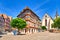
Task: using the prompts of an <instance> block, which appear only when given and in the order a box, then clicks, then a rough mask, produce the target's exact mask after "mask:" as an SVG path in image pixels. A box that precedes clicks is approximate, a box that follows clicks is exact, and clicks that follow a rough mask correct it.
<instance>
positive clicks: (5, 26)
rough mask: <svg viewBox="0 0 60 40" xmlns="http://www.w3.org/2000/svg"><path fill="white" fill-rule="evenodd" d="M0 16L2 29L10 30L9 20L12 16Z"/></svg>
mask: <svg viewBox="0 0 60 40" xmlns="http://www.w3.org/2000/svg"><path fill="white" fill-rule="evenodd" d="M0 16H1V17H3V19H2V20H4V22H3V24H4V31H10V30H11V26H10V21H11V20H12V17H10V16H7V15H6V14H0Z"/></svg>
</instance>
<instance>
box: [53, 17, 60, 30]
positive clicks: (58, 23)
mask: <svg viewBox="0 0 60 40" xmlns="http://www.w3.org/2000/svg"><path fill="white" fill-rule="evenodd" d="M52 28H58V29H60V17H58V18H56V19H55V20H54V23H53V24H52Z"/></svg>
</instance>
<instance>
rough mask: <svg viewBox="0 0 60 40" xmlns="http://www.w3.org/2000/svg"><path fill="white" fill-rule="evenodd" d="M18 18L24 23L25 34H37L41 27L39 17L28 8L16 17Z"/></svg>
mask: <svg viewBox="0 0 60 40" xmlns="http://www.w3.org/2000/svg"><path fill="white" fill-rule="evenodd" d="M17 17H18V18H22V19H24V20H25V21H26V23H27V26H26V28H25V29H24V32H25V33H26V32H27V33H33V32H38V28H39V26H41V20H40V19H39V17H38V16H37V15H36V14H35V13H34V12H33V11H32V10H30V9H29V8H28V7H26V8H25V9H23V11H22V12H21V13H20V14H19V15H18V16H17Z"/></svg>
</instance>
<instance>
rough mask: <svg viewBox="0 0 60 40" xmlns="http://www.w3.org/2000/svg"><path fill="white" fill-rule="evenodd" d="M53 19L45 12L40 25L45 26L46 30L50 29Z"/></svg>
mask: <svg viewBox="0 0 60 40" xmlns="http://www.w3.org/2000/svg"><path fill="white" fill-rule="evenodd" d="M52 23H53V19H52V18H51V17H50V16H49V15H48V14H47V13H46V14H45V15H44V16H43V18H42V26H46V28H47V30H50V29H52V27H51V24H52Z"/></svg>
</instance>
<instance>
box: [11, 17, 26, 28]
mask: <svg viewBox="0 0 60 40" xmlns="http://www.w3.org/2000/svg"><path fill="white" fill-rule="evenodd" d="M10 24H11V26H12V27H13V28H17V29H23V28H25V27H26V25H27V24H26V21H25V20H23V19H21V18H15V19H13V20H12V21H11V23H10Z"/></svg>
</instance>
